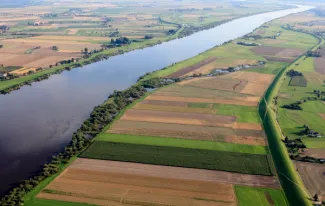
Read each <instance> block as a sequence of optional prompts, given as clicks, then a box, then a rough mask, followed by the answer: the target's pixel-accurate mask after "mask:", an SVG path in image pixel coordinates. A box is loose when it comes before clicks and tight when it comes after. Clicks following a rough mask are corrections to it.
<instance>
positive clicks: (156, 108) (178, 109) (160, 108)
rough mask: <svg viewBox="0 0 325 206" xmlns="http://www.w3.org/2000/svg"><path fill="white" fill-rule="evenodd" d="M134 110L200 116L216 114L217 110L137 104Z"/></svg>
mask: <svg viewBox="0 0 325 206" xmlns="http://www.w3.org/2000/svg"><path fill="white" fill-rule="evenodd" d="M133 108H134V109H137V110H151V111H166V112H187V113H200V114H216V113H217V110H216V109H210V108H190V107H180V106H163V105H152V104H141V103H140V104H136V105H135V106H134V107H133Z"/></svg>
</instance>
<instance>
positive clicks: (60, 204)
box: [25, 199, 90, 206]
mask: <svg viewBox="0 0 325 206" xmlns="http://www.w3.org/2000/svg"><path fill="white" fill-rule="evenodd" d="M25 206H90V204H86V203H74V202H64V201H58V200H47V199H35V201H34V202H32V203H26V204H25Z"/></svg>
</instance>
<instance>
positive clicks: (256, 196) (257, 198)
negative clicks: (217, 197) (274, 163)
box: [235, 185, 288, 206]
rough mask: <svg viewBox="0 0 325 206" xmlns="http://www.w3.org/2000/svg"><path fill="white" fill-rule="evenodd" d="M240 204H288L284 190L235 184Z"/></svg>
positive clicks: (251, 205) (281, 205)
mask: <svg viewBox="0 0 325 206" xmlns="http://www.w3.org/2000/svg"><path fill="white" fill-rule="evenodd" d="M235 193H236V197H237V200H238V203H239V204H238V205H239V206H261V205H265V206H273V205H278V206H285V205H288V203H287V201H286V198H285V196H284V194H283V192H282V190H277V189H270V188H258V187H245V186H237V185H236V186H235Z"/></svg>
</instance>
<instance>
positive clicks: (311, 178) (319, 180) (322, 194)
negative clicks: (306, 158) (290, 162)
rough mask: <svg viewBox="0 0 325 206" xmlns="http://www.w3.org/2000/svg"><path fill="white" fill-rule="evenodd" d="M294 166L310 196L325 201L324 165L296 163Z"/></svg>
mask: <svg viewBox="0 0 325 206" xmlns="http://www.w3.org/2000/svg"><path fill="white" fill-rule="evenodd" d="M295 165H296V168H297V170H298V172H299V174H300V176H301V178H302V180H303V181H304V184H305V186H306V187H307V189H308V191H309V193H310V195H311V196H313V195H315V194H318V197H319V198H321V199H322V200H325V165H321V164H314V163H307V162H297V161H296V162H295Z"/></svg>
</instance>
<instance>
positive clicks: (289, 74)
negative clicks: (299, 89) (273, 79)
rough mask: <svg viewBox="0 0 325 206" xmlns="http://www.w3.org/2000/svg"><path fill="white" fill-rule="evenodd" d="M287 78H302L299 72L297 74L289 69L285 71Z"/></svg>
mask: <svg viewBox="0 0 325 206" xmlns="http://www.w3.org/2000/svg"><path fill="white" fill-rule="evenodd" d="M286 74H287V76H289V77H294V76H302V73H301V72H298V71H296V70H293V69H290V70H289V71H287V73H286Z"/></svg>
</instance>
